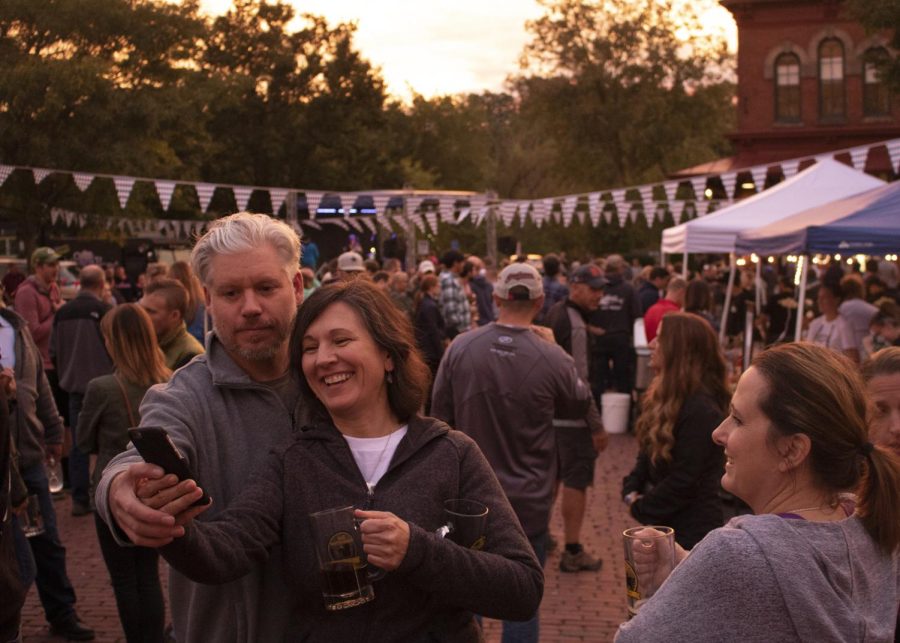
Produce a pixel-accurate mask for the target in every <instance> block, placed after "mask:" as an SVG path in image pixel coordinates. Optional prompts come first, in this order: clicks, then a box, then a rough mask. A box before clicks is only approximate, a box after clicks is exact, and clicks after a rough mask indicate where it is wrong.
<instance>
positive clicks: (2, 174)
mask: <svg viewBox="0 0 900 643" xmlns="http://www.w3.org/2000/svg"><path fill="white" fill-rule="evenodd" d="M15 169H16V168H14V167H13V166H12V165H0V186H2V185H3V184H4V183H6V179H8V178H9V175H10V174H12V173H13V170H15Z"/></svg>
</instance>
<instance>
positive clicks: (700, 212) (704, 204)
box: [694, 201, 709, 217]
mask: <svg viewBox="0 0 900 643" xmlns="http://www.w3.org/2000/svg"><path fill="white" fill-rule="evenodd" d="M694 207H695V208H696V209H697V216H698V217H705V216H706V215H707V214H708V213H709V201H697V203H695V204H694Z"/></svg>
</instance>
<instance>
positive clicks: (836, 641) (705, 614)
mask: <svg viewBox="0 0 900 643" xmlns="http://www.w3.org/2000/svg"><path fill="white" fill-rule="evenodd" d="M898 561H900V557H898V555H897V554H896V553H895V554H894V555H893V556H889V555H887V554H885V553H884V552H883V551H881V550H880V549H879V548H878V546H877V545H876V544H875V542H874V541H873V540H872V538H871V537H869V534H868V532H866V530H865V528H864V527H863V525H862V522H861V521H860V520H859V519H858V518H856V517H855V516H854V517H850V518H848V519H846V520H842V521H840V522H809V521H806V520H792V519H785V518H780V517H778V516H773V515H762V516H740V517H738V518H735V519H733V520H732V521H731V522H729V523H728V525H726V526H725V527H723V528H721V529H716V530H715V531H712V532H710V534H709V535H708V536H707V537H706V538H704V539H703V540H702V541H701V542H700V543H699V544H698V545H697V546H696V547H695V548H694V549H693V551H692V552H691V554H690V556H688V557H687V559H685V561H684V562H682V563H681V564H680V565H679V566H678V567H677V568H676V569H675V571H674V572H672V574H671V575H670V576H669V578H668V579H667V580H666V582H665V583H663V585H662V587H661V588H660V590H659V591H658V592H657V593H656V595H655V596H653V598H651V599H650V600H649V601H648V602H647V603H645V604H644V606H643V607H642V608H641V610H640V612H638V615H637V616H636V617H635V618H634V619H632V620H631V621H629V622H627V623H623V624H622V626H621V627H620V628H619V631H618V633H617V635H616V639H615V640H616V643H632V642H637V641H640V642H642V643H644V642H651V641H668V642H678V641H704V642H715V641H723V642H724V641H741V642H753V641H758V642H760V643H762V642H766V643H779V642H787V641H815V642H816V643H848V642H851V641H858V642H860V643H888V642H890V641H893V640H894V626H895V624H896V619H897V604H898V600H900V580H898V578H900V576H898V565H900V562H898Z"/></svg>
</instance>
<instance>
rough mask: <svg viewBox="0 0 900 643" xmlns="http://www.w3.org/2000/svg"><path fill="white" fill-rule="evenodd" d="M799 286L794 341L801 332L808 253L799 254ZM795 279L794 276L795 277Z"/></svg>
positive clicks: (798, 338)
mask: <svg viewBox="0 0 900 643" xmlns="http://www.w3.org/2000/svg"><path fill="white" fill-rule="evenodd" d="M798 261H800V262H801V265H800V268H799V269H800V283H799V284H797V285H799V286H800V290H799V291H798V293H799V294H798V296H797V320H796V321H797V326H796V328H795V329H794V341H795V342H799V341H800V337H801V335H802V333H803V307H804V305H805V304H806V273H807V271H808V270H809V255H800V259H798ZM795 279H796V277H795Z"/></svg>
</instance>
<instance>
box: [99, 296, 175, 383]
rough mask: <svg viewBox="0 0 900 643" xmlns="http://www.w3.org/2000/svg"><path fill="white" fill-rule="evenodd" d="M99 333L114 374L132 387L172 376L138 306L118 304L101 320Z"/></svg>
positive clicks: (148, 316)
mask: <svg viewBox="0 0 900 643" xmlns="http://www.w3.org/2000/svg"><path fill="white" fill-rule="evenodd" d="M100 331H101V332H102V333H103V339H105V340H106V346H107V348H108V349H109V356H110V357H111V358H112V361H113V364H114V365H115V367H116V371H117V372H118V373H119V374H120V375H121V376H122V377H124V378H125V380H127V381H128V382H130V383H131V384H135V385H137V386H151V385H153V384H159V383H161V382H165V381H167V380H168V379H169V378H170V377H171V376H172V371H170V370H169V369H168V368H167V367H166V362H165V358H164V356H163V352H162V350H160V348H159V344H158V343H157V341H156V333H155V332H154V330H153V322H152V321H151V320H150V315H148V314H147V312H146V311H145V310H144V309H143V308H141V307H140V306H138V305H137V304H120V305H118V306H116V307H115V308H113V309H112V310H110V311H109V312H108V313H106V314H105V315H104V316H103V319H102V320H100Z"/></svg>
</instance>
